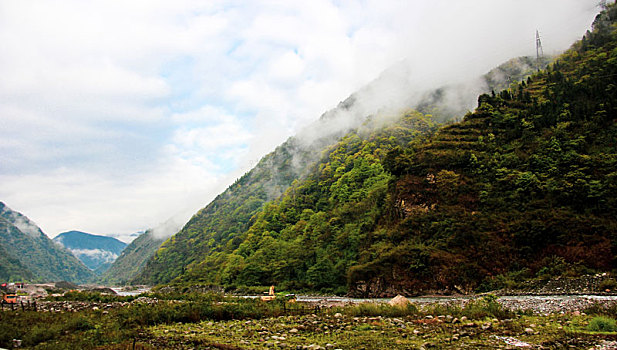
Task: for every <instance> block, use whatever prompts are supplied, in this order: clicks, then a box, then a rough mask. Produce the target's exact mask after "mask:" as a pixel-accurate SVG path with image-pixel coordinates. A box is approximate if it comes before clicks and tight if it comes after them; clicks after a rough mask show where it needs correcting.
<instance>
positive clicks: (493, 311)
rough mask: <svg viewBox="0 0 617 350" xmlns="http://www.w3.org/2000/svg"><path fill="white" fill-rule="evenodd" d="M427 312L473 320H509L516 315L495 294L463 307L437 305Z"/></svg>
mask: <svg viewBox="0 0 617 350" xmlns="http://www.w3.org/2000/svg"><path fill="white" fill-rule="evenodd" d="M426 312H429V313H432V314H439V315H452V316H454V317H462V316H465V317H467V318H469V319H473V320H481V319H485V318H497V319H508V318H512V317H514V315H515V314H514V313H513V312H512V311H511V310H509V309H506V308H504V307H503V306H502V305H501V304H499V302H497V297H496V296H495V295H493V294H486V295H484V296H482V297H481V298H478V299H474V300H471V301H469V302H468V303H467V304H465V305H464V306H463V307H460V306H455V305H448V304H435V305H434V306H432V307H431V308H429V309H428V310H427V311H426Z"/></svg>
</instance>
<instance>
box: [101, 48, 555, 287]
mask: <svg viewBox="0 0 617 350" xmlns="http://www.w3.org/2000/svg"><path fill="white" fill-rule="evenodd" d="M548 62H549V59H544V60H542V61H540V62H534V61H532V60H531V59H530V58H528V57H521V58H517V59H513V60H510V61H508V62H506V63H504V64H503V65H500V66H499V67H497V68H495V69H494V70H492V71H491V72H489V73H487V74H486V75H484V76H482V77H480V78H478V79H476V80H473V81H470V82H468V83H466V84H458V85H449V86H443V87H441V88H439V89H436V90H431V91H430V92H425V93H422V94H421V96H420V97H419V99H418V100H417V101H415V100H414V101H408V103H410V104H412V105H413V106H415V107H417V108H418V109H419V110H421V111H422V112H424V113H427V114H431V115H432V117H431V119H432V120H433V121H446V120H451V119H453V118H456V117H458V116H460V115H461V114H462V113H464V112H465V111H467V110H468V108H470V107H471V105H470V103H469V101H468V100H470V98H475V96H473V97H471V96H472V95H471V94H472V93H474V92H476V91H480V92H485V91H491V90H492V89H496V88H498V87H500V86H507V85H509V84H510V83H511V82H513V81H519V80H521V79H522V78H524V77H527V76H528V75H530V74H531V73H532V71H533V67H532V65H534V64H539V65H540V66H542V67H544V66H546V65H547V64H548ZM385 75H387V74H385ZM381 85H384V82H382V81H380V79H377V80H376V82H375V83H373V84H371V85H369V86H367V87H366V88H364V89H363V90H361V91H359V92H358V93H356V94H353V95H351V96H350V97H349V98H348V99H346V100H345V101H343V102H341V103H340V104H339V106H337V108H335V109H333V110H331V111H329V112H327V113H325V114H324V115H322V117H321V118H320V119H319V120H318V121H317V122H316V123H314V124H313V125H311V126H309V127H308V128H307V130H304V131H303V132H302V133H301V134H300V135H298V136H297V137H293V138H290V139H289V140H288V141H287V142H285V143H284V144H283V145H281V146H279V147H278V148H277V149H276V150H275V151H274V152H272V153H271V154H269V155H267V156H266V157H264V158H263V159H262V160H261V161H260V162H259V164H258V165H257V166H256V167H255V168H254V169H252V170H251V171H250V172H248V173H247V174H246V175H244V176H243V177H242V178H241V179H239V180H238V181H237V182H236V183H234V184H233V185H232V186H230V187H229V188H228V189H227V190H226V191H225V192H224V193H223V194H221V195H220V196H218V197H217V198H216V199H215V200H214V201H213V202H212V203H210V204H209V205H208V206H207V207H206V208H204V209H202V210H201V211H199V212H198V213H197V214H196V215H195V216H194V217H193V218H192V219H191V220H190V221H189V222H188V223H187V224H186V226H185V227H184V228H183V229H182V230H181V231H180V232H179V234H177V235H176V236H174V237H173V238H171V239H170V240H169V241H167V242H165V245H164V246H163V247H162V248H163V249H161V250H160V251H159V252H158V254H157V255H156V256H155V257H154V258H153V259H150V261H149V262H148V264H147V265H146V266H145V269H144V271H140V272H139V274H138V277H137V278H135V279H133V276H134V274H133V275H121V274H116V273H115V272H114V273H112V274H115V275H116V277H114V280H117V279H116V278H119V279H120V280H124V281H126V280H132V281H133V282H135V283H163V282H169V281H170V280H171V279H172V278H175V277H176V276H178V275H179V274H181V273H183V272H184V271H186V268H187V266H188V267H189V269H190V268H191V266H192V265H193V264H195V263H200V261H201V260H202V259H204V258H205V257H206V256H208V255H210V252H211V249H212V247H214V246H219V245H226V244H227V242H229V241H230V240H232V239H235V240H236V241H237V240H238V239H241V238H237V236H239V235H240V234H242V233H244V232H245V231H246V230H247V229H248V228H249V226H250V223H249V220H250V219H251V218H252V217H253V216H254V215H255V214H257V213H258V212H259V211H260V210H261V209H262V208H263V206H264V205H265V203H267V202H269V201H271V200H274V199H276V198H278V197H279V196H280V195H281V194H282V193H283V192H284V191H285V190H286V189H287V188H288V187H289V186H290V185H291V183H292V182H293V181H295V180H298V179H300V178H302V177H303V176H305V175H306V174H307V172H308V171H309V169H310V168H311V166H313V165H314V164H316V163H317V162H318V161H319V159H320V154H321V153H322V151H324V150H326V149H327V148H328V147H331V146H332V145H334V144H336V143H337V142H338V140H340V139H341V138H342V137H343V136H344V135H345V134H346V133H347V132H349V131H351V130H355V129H357V128H358V127H359V126H360V125H362V123H363V122H364V121H366V118H367V117H368V115H367V114H366V113H365V112H364V109H363V108H362V107H363V106H362V103H360V102H359V101H358V100H359V99H361V98H362V96H365V95H367V94H368V93H367V90H368V91H371V94H369V95H374V94H375V93H374V92H373V90H375V89H376V87H377V86H381ZM393 119H396V118H392V117H390V119H389V121H387V122H392V120H393ZM382 122H384V123H386V121H382ZM341 125H343V127H341ZM371 125H373V126H374V125H375V123H373V124H371ZM366 126H367V125H365V126H364V128H365V133H366ZM307 134H308V135H307ZM315 134H318V135H319V136H318V137H315V136H314V135H315ZM307 140H308V141H307ZM148 242H149V244H150V243H152V242H151V241H148ZM135 243H136V244H138V243H141V241H137V240H136V241H135ZM151 247H152V246H151V245H150V246H149V248H148V249H134V250H129V249H127V250H126V251H125V253H124V254H123V256H125V259H128V260H134V259H137V260H140V261H141V260H143V259H145V258H150V256H147V257H143V256H136V257H130V255H131V254H144V253H148V252H151V253H152V254H153V253H154V250H151V249H150V248H151ZM123 261H124V259H122V257H121V258H120V259H119V260H118V262H117V263H115V264H123ZM115 264H114V265H115ZM140 267H141V265H140ZM111 270H112V271H117V272H119V271H128V270H127V269H126V268H124V267H119V268H117V269H116V268H114V267H113V266H112V268H111ZM134 272H135V273H136V271H134Z"/></svg>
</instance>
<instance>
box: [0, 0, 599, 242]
mask: <svg viewBox="0 0 617 350" xmlns="http://www.w3.org/2000/svg"><path fill="white" fill-rule="evenodd" d="M597 4H598V0H517V1H512V0H507V1H505V0H459V1H451V0H413V1H385V0H366V1H344V0H338V1H326V0H311V1H288V0H284V1H283V0H281V1H214V0H208V1H203V0H196V1H193V0H173V1H171V0H122V1H110V0H105V1H84V0H74V1H73V0H61V1H29V0H3V1H1V2H0V201H3V202H5V203H6V204H7V205H8V206H9V207H11V208H12V209H14V210H17V211H20V212H22V213H23V214H24V215H26V216H28V217H29V218H30V219H32V220H33V221H35V222H36V223H37V224H38V225H39V226H40V227H41V228H42V229H43V231H44V232H45V233H47V235H48V236H50V237H53V236H55V235H57V234H58V233H60V232H63V231H68V230H73V229H74V230H82V231H86V232H91V233H96V234H106V235H116V236H119V237H121V238H122V239H125V240H126V236H127V235H128V234H130V233H132V232H135V231H138V230H144V229H147V228H150V227H154V226H157V225H159V224H161V223H163V222H165V221H166V220H167V219H168V218H170V217H172V216H175V215H177V214H178V213H183V215H184V219H181V220H185V219H187V218H188V216H186V215H189V214H188V213H194V212H195V211H196V210H197V209H199V208H201V207H204V206H205V205H206V204H207V203H208V202H209V201H210V200H211V199H213V198H214V196H216V194H218V193H219V192H220V191H222V190H224V188H225V187H227V186H228V185H229V184H230V183H231V182H233V180H234V179H235V178H237V177H238V176H240V175H241V174H242V173H244V172H245V171H247V170H248V169H250V167H251V166H252V165H254V164H255V163H256V162H257V161H258V160H259V158H260V157H262V156H263V155H265V154H266V153H268V152H269V151H271V150H273V149H274V147H275V146H276V145H278V144H280V143H281V142H283V141H284V140H285V139H286V138H287V137H289V136H291V135H293V134H294V132H296V131H297V130H299V129H300V128H301V127H302V126H304V125H307V124H308V123H310V122H311V121H313V120H315V119H317V118H318V117H319V116H320V115H321V113H323V112H324V111H326V110H328V109H330V108H333V107H334V106H336V104H337V103H338V102H339V101H341V100H343V99H345V98H346V97H347V96H348V95H349V94H351V93H352V92H354V91H355V90H357V89H358V88H360V87H362V86H363V85H365V84H367V83H369V82H370V81H371V80H372V79H374V78H376V77H377V76H378V75H379V73H380V72H382V71H383V70H384V69H386V68H388V67H390V66H391V65H393V64H395V63H397V62H400V61H401V60H403V59H407V62H409V63H410V64H411V67H410V72H411V74H413V72H414V71H415V72H422V73H423V76H426V75H427V73H428V75H431V76H434V77H438V78H439V79H441V80H442V81H449V80H460V79H465V78H467V77H470V76H474V75H478V74H481V73H484V72H486V71H488V70H489V69H491V68H492V67H494V66H495V65H497V64H499V63H502V62H503V61H505V60H507V59H509V58H511V57H515V56H520V55H535V46H534V45H535V31H536V29H538V30H539V31H540V33H541V35H542V43H543V45H544V51H545V52H556V51H560V50H564V49H566V48H567V47H569V45H570V44H571V43H572V42H573V41H574V40H576V39H578V38H580V37H581V36H582V35H583V33H584V32H585V30H587V29H588V28H589V27H590V24H591V22H592V20H593V18H594V16H595V14H596V13H597V12H598V11H599V8H598V7H597ZM421 83H422V82H421V81H419V82H418V84H421ZM181 217H182V216H181Z"/></svg>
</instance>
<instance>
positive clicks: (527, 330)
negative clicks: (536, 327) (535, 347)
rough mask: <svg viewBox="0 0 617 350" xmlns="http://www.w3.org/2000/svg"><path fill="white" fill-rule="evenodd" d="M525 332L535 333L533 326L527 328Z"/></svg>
mask: <svg viewBox="0 0 617 350" xmlns="http://www.w3.org/2000/svg"><path fill="white" fill-rule="evenodd" d="M525 333H527V334H533V328H529V327H527V328H525Z"/></svg>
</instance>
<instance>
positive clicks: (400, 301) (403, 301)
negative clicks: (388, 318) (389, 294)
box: [388, 294, 411, 307]
mask: <svg viewBox="0 0 617 350" xmlns="http://www.w3.org/2000/svg"><path fill="white" fill-rule="evenodd" d="M410 303H411V301H409V299H407V298H405V297H404V296H402V295H400V294H399V295H397V296H395V297H394V298H392V299H391V300H390V301H388V304H389V305H391V306H399V307H406V306H407V305H409V304H410Z"/></svg>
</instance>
